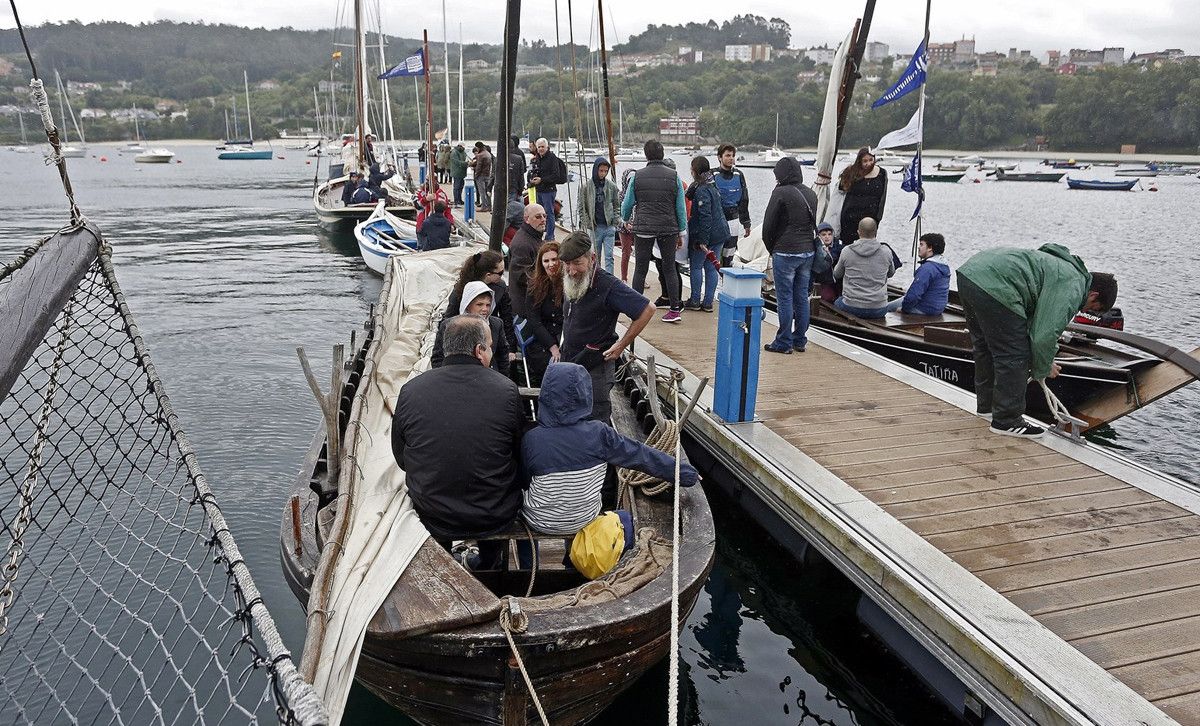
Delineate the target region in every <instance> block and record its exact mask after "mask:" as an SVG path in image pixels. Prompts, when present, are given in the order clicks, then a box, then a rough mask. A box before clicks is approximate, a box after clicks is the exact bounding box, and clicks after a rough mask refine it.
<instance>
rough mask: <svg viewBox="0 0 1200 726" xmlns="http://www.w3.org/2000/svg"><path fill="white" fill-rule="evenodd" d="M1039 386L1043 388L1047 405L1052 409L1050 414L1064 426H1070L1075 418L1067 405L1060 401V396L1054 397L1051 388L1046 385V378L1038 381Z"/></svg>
mask: <svg viewBox="0 0 1200 726" xmlns="http://www.w3.org/2000/svg"><path fill="white" fill-rule="evenodd" d="M1038 385H1040V386H1041V387H1042V393H1043V394H1044V395H1045V396H1046V405H1047V406H1049V407H1050V413H1051V414H1052V415H1053V416H1054V420H1055V421H1057V422H1058V423H1060V424H1063V425H1064V426H1067V425H1070V424H1071V420H1072V418H1074V417H1073V416H1071V411H1070V410H1069V409H1067V407H1066V405H1065V404H1064V403H1063V402H1062V401H1061V400H1059V398H1058V396H1056V395H1054V391H1051V390H1050V386H1048V385H1046V379H1045V378H1039V379H1038Z"/></svg>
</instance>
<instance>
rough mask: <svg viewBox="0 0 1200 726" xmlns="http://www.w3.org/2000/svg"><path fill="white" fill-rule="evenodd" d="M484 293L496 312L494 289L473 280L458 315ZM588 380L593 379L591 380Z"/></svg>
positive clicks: (464, 290)
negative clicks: (490, 300)
mask: <svg viewBox="0 0 1200 726" xmlns="http://www.w3.org/2000/svg"><path fill="white" fill-rule="evenodd" d="M484 293H487V295H488V297H490V298H491V299H492V307H491V309H492V310H495V309H496V293H494V292H492V288H490V287H488V286H487V283H486V282H483V281H482V280H471V281H470V282H468V283H467V286H466V287H464V288H463V296H462V302H460V303H459V304H458V314H459V315H466V314H467V306H468V305H470V304H471V301H472V300H474V299H475V298H477V297H479V296H480V295H482V294H484ZM588 380H591V379H590V378H589V379H588Z"/></svg>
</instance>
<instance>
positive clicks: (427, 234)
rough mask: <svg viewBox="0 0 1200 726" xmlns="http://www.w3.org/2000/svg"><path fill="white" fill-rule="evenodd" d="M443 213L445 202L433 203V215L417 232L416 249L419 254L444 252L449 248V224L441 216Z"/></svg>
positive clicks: (443, 216)
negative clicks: (431, 251) (433, 251)
mask: <svg viewBox="0 0 1200 726" xmlns="http://www.w3.org/2000/svg"><path fill="white" fill-rule="evenodd" d="M445 211H446V203H445V202H443V201H440V200H439V201H437V202H434V204H433V214H432V215H430V217H429V218H428V219H426V220H425V224H422V225H421V231H420V232H417V249H418V250H420V251H421V252H428V251H429V250H444V249H446V248H447V247H449V246H450V222H449V221H448V220H447V219H446V217H445V215H444V214H443V212H445Z"/></svg>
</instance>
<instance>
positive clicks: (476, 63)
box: [467, 58, 492, 71]
mask: <svg viewBox="0 0 1200 726" xmlns="http://www.w3.org/2000/svg"><path fill="white" fill-rule="evenodd" d="M491 67H492V64H491V63H488V62H487V61H485V60H480V59H479V58H476V59H475V60H469V61H467V68H470V69H471V70H473V71H484V70H487V69H488V68H491Z"/></svg>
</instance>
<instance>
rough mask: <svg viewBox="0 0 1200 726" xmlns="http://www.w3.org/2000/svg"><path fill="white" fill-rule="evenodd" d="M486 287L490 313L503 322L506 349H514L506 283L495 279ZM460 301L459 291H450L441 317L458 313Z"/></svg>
mask: <svg viewBox="0 0 1200 726" xmlns="http://www.w3.org/2000/svg"><path fill="white" fill-rule="evenodd" d="M467 284H470V283H467ZM488 287H490V288H492V315H494V316H496V317H498V318H500V322H502V323H504V339H505V341H506V342H507V343H508V350H510V351H512V350H516V349H517V331H516V328H514V327H513V324H514V320H513V301H512V295H511V294H510V293H509V292H508V285H505V284H504V281H503V280H497V281H496V282H493V283H492V284H490V285H488ZM464 292H465V288H464ZM462 302H463V301H462V294H461V293H454V292H451V293H450V298H449V300H447V301H446V311H445V312H443V313H442V317H446V318H451V317H454V316H455V315H458V314H459V313H460V310H459V308H461V307H462ZM467 302H471V300H470V299H468V300H467ZM492 342H493V344H494V343H495V341H494V340H493V341H492ZM501 370H503V369H501Z"/></svg>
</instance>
